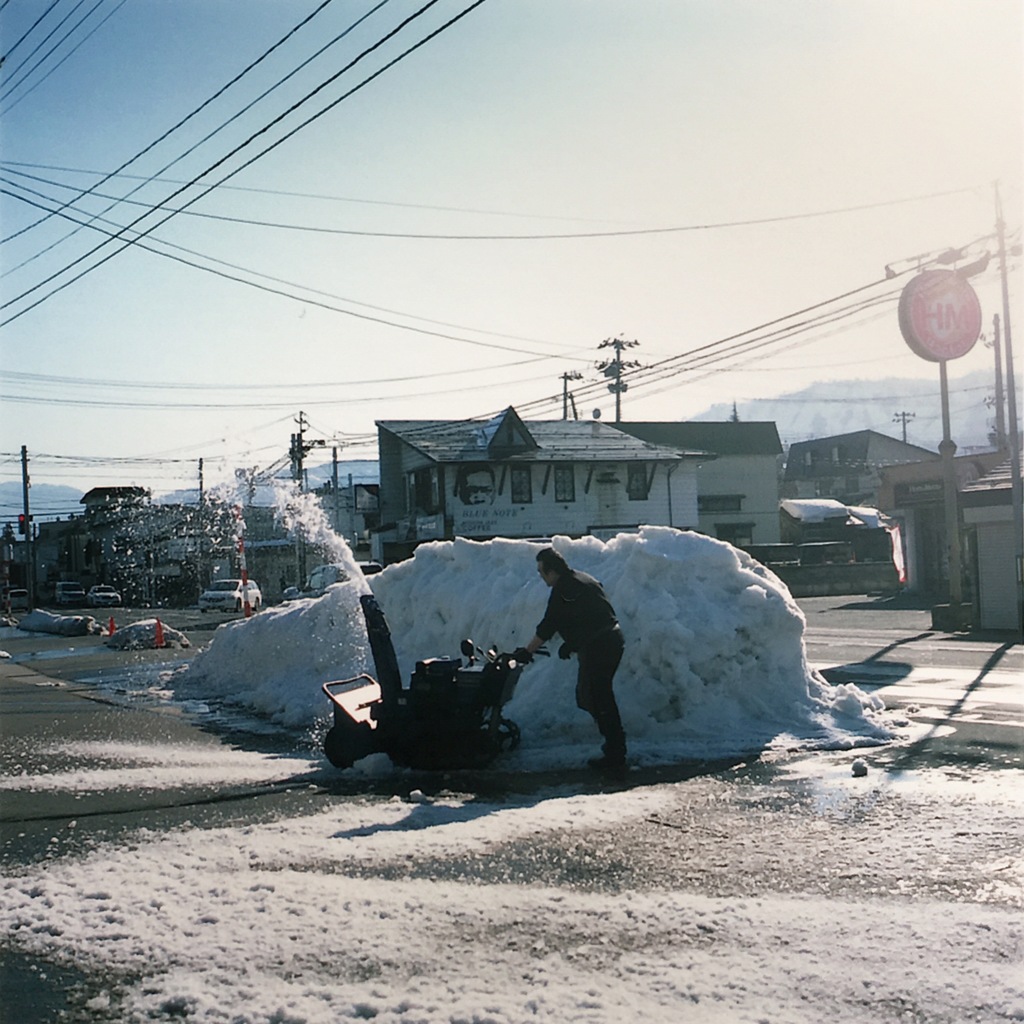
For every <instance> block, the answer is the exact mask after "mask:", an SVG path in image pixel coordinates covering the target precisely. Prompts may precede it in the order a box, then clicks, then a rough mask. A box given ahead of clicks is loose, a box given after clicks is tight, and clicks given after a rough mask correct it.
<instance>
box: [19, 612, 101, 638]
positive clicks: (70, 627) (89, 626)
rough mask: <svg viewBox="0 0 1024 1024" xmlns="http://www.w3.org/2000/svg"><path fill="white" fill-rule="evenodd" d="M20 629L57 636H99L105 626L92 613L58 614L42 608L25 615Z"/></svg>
mask: <svg viewBox="0 0 1024 1024" xmlns="http://www.w3.org/2000/svg"><path fill="white" fill-rule="evenodd" d="M18 629H24V630H26V631H27V632H29V633H53V634H55V635H57V636H93V635H95V636H98V635H99V634H100V633H102V632H103V627H102V626H101V625H100V624H99V623H98V622H97V621H96V620H95V619H94V618H93V617H92V616H91V615H57V614H55V613H54V612H48V611H44V610H43V609H41V608H39V609H36V611H34V612H29V613H28V615H25V616H24V617H23V618H22V619H21V621H20V622H19V623H18Z"/></svg>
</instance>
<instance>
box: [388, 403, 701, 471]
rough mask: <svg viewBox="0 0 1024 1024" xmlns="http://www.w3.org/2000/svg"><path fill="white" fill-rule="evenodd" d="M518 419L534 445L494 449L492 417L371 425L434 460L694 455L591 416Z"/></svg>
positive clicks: (600, 459) (613, 459)
mask: <svg viewBox="0 0 1024 1024" xmlns="http://www.w3.org/2000/svg"><path fill="white" fill-rule="evenodd" d="M509 411H512V412H514V410H511V409H510V410H506V413H507V412H509ZM516 418H517V419H518V417H516ZM519 422H520V424H521V426H522V427H523V429H524V430H525V431H527V432H528V436H529V438H530V439H532V441H533V442H534V443H535V445H536V447H529V446H527V445H525V444H523V445H521V446H519V447H512V446H505V445H502V446H501V447H500V448H499V449H495V447H494V445H493V444H489V443H487V442H488V441H490V440H492V439H493V438H494V437H496V436H497V434H496V432H495V431H494V429H493V427H494V422H493V421H491V422H490V423H489V424H488V423H481V422H480V421H479V420H386V421H385V420H382V421H378V423H377V427H378V429H380V430H383V431H387V432H388V433H390V434H393V435H395V436H396V437H398V438H400V439H401V440H402V441H404V442H405V443H406V444H408V445H410V446H412V447H413V448H415V449H417V451H419V452H421V453H422V454H423V455H425V456H427V457H428V458H429V459H431V460H432V461H434V462H493V461H496V460H498V459H501V460H509V461H530V462H557V461H565V462H570V461H572V462H640V461H651V460H653V459H657V460H658V461H663V462H664V461H674V462H679V461H682V460H684V459H687V458H693V459H697V458H698V457H699V453H697V452H680V451H677V450H676V449H674V448H667V447H664V446H661V445H655V444H651V443H649V442H647V441H643V440H641V439H640V438H637V437H633V436H632V435H630V434H627V433H625V432H624V431H622V430H618V429H616V428H615V427H613V426H611V425H609V424H607V423H600V422H598V421H597V420H536V421H530V422H527V423H523V422H522V421H519ZM482 431H483V433H481V432H482ZM481 442H483V443H481Z"/></svg>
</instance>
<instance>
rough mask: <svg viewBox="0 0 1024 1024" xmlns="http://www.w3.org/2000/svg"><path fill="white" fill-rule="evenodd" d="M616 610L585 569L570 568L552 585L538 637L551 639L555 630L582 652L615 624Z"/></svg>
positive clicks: (571, 646) (576, 649)
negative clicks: (581, 570)
mask: <svg viewBox="0 0 1024 1024" xmlns="http://www.w3.org/2000/svg"><path fill="white" fill-rule="evenodd" d="M618 624H619V623H618V619H617V618H616V616H615V609H614V608H613V607H612V605H611V602H610V601H609V600H608V598H607V596H606V595H605V592H604V589H603V588H602V586H601V584H600V583H598V582H597V580H595V579H594V577H593V576H588V575H587V574H586V573H585V572H577V571H576V570H575V569H570V570H569V572H568V573H563V575H561V576H559V577H558V580H557V582H556V583H555V585H554V586H553V587H552V588H551V596H550V597H549V598H548V607H547V610H546V611H545V612H544V618H543V619H542V620H541V622H540V625H539V626H537V636H539V637H540V638H541V640H550V639H551V638H552V637H553V636H554V635H555V633H559V634H560V635H561V637H562V639H563V640H564V641H565V642H566V643H567V644H568V645H569V647H570V648H571V649H572V650H574V651H581V650H583V648H584V647H586V646H587V644H589V643H590V642H591V641H592V640H593V639H594V638H595V637H598V636H600V635H601V634H602V633H607V632H608V631H609V630H611V629H614V628H616V627H617V626H618Z"/></svg>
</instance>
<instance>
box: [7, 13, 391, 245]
mask: <svg viewBox="0 0 1024 1024" xmlns="http://www.w3.org/2000/svg"><path fill="white" fill-rule="evenodd" d="M331 2H332V0H322V2H321V3H320V5H319V6H318V7H316V8H314V9H313V11H312V12H311V13H310V14H308V15H307V16H306V17H305V18H303V19H302V20H301V21H300V22H299V23H298V24H297V25H295V26H294V27H293V28H292V29H290V30H289V31H288V32H287V33H285V35H284V36H282V37H281V38H280V39H279V40H278V41H277V42H276V43H274V45H273V46H271V47H270V48H269V49H267V50H265V51H264V52H263V53H262V54H260V56H259V57H257V58H256V59H255V60H254V61H251V62H250V63H249V64H248V65H246V67H244V68H243V69H242V70H241V71H240V72H238V74H236V75H235V76H234V78H232V79H230V80H229V81H228V82H226V83H225V84H224V85H222V86H221V87H220V89H218V90H217V91H216V92H215V93H214V94H213V95H212V96H210V97H208V98H207V99H205V100H204V101H203V102H202V103H200V104H199V106H198V107H196V108H195V109H194V110H193V111H192V112H191V113H189V114H186V115H185V116H184V117H183V118H182V119H181V120H180V121H178V123H177V124H175V125H172V126H171V127H170V128H168V129H167V131H165V132H164V133H163V134H162V135H160V136H158V137H157V138H156V139H154V140H153V141H152V142H150V143H149V144H148V145H147V146H144V147H143V148H142V149H140V150H139V151H138V152H137V153H136V154H135V155H134V156H132V157H129V158H128V159H127V160H126V161H125V162H124V163H123V164H121V165H120V166H119V167H118V168H117V169H116V170H113V171H111V172H110V173H109V174H107V175H105V176H104V177H103V178H101V179H100V180H99V181H98V182H96V184H95V185H92V186H90V187H89V188H87V189H83V190H81V191H79V192H78V195H77V196H76V197H75V198H74V199H70V200H68V202H67V203H65V204H64V206H62V207H61V209H64V208H65V207H66V206H69V205H71V203H73V202H77V201H78V200H79V199H82V198H84V197H85V196H87V195H89V194H90V193H92V192H93V191H94V190H95V189H96V188H98V187H99V186H100V185H102V184H104V183H105V182H107V181H109V180H110V179H111V178H112V177H113V176H114V175H115V174H118V173H119V172H120V171H123V170H124V169H125V168H126V167H130V166H131V165H132V164H133V163H135V161H136V160H139V159H140V158H142V157H143V156H145V155H146V154H147V153H148V152H149V151H150V150H152V149H154V148H155V147H156V146H158V145H159V144H160V143H161V142H163V141H164V140H165V139H166V138H168V136H170V135H172V134H173V133H174V132H176V131H177V130H178V129H179V128H182V127H183V126H184V125H186V124H187V123H188V122H189V121H191V120H192V118H194V117H196V116H197V115H198V114H200V113H201V112H202V111H203V110H205V109H206V108H207V107H208V106H209V105H210V104H211V103H213V102H214V100H216V99H219V98H220V97H221V96H223V95H224V93H225V92H227V90H228V89H230V88H231V87H232V86H233V85H235V84H236V83H237V82H239V81H240V80H241V79H242V78H244V77H245V76H246V75H247V74H248V73H249V72H250V71H252V70H253V68H256V67H258V66H259V65H260V64H262V63H263V61H265V60H266V59H267V58H268V57H269V56H270V55H271V54H272V53H274V51H275V50H277V49H279V48H280V47H281V46H283V45H284V43H285V42H287V40H288V39H290V38H291V37H292V36H293V35H295V33H296V32H298V31H299V29H301V28H302V27H303V26H305V25H307V24H308V23H309V22H311V21H312V20H313V19H314V18H315V17H316V16H317V15H318V14H320V12H321V11H323V10H324V8H325V7H327V5H328V4H329V3H331ZM386 2H387V0H382V3H386ZM377 6H378V7H380V6H381V4H378V5H377ZM376 9H377V8H374V9H373V10H376ZM372 13H373V11H370V12H368V13H367V14H366V15H364V16H363V18H360V19H359V21H357V22H356V23H355V25H358V24H359V23H360V22H361V21H363V20H365V18H367V17H369V15H370V14H372ZM355 25H352V26H351V28H354V27H355ZM347 31H350V29H349V30H347ZM264 95H266V93H264ZM245 109H248V108H245ZM236 116H237V115H236ZM225 123H230V122H225ZM221 127H224V125H221ZM217 130H218V131H219V130H220V129H219V128H218V129H217ZM209 137H210V136H207V138H209ZM202 141H203V142H205V141H206V140H205V139H204V140H202ZM198 145H201V143H197V144H196V146H198ZM196 146H193V147H192V149H189V150H187V151H186V152H185V153H184V154H183V155H182V156H179V157H178V158H177V159H176V160H174V161H172V162H171V163H170V164H168V165H167V166H166V167H164V168H163V170H167V168H168V167H172V166H173V165H174V164H175V163H176V162H177V160H180V159H182V158H183V157H184V156H187V155H188V154H189V153H191V152H192V151H193V150H194V149H195V148H196ZM158 173H162V172H158ZM150 180H152V179H150ZM143 184H145V182H143ZM141 187H142V185H139V186H138V187H137V188H136V189H134V190H133V192H132V193H129V194H130V195H131V194H134V192H135V191H138V188H141ZM76 191H77V190H76ZM108 209H109V207H108ZM54 212H59V211H54ZM104 212H106V211H104ZM50 216H52V214H48V215H47V216H46V217H41V218H40V219H39V220H37V221H35V222H34V223H32V224H29V225H28V226H27V227H24V228H22V229H21V230H20V231H16V232H14V234H12V235H8V236H7V237H6V238H4V239H2V240H0V244H2V243H3V242H9V241H11V239H13V238H17V237H18V235H20V234H23V233H24V232H26V231H29V230H31V229H32V228H34V227H37V226H38V225H39V224H42V223H43V222H44V221H46V220H47V219H48V218H49V217H50ZM72 234H74V232H72ZM70 237H71V236H70V235H66V236H65V237H64V238H61V239H59V240H58V241H57V242H55V243H54V245H59V244H60V243H61V242H63V241H65V240H66V239H67V238H70ZM52 248H53V245H51V246H47V248H46V249H43V251H42V252H43V253H45V252H49V250H50V249H52ZM40 255H42V253H37V256H40ZM33 258H35V257H33ZM22 265H24V264H22Z"/></svg>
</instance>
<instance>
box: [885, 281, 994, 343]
mask: <svg viewBox="0 0 1024 1024" xmlns="http://www.w3.org/2000/svg"><path fill="white" fill-rule="evenodd" d="M899 318H900V331H901V332H902V333H903V339H904V341H906V343H907V344H908V345H909V346H910V348H911V349H912V351H913V352H915V353H916V354H917V355H919V356H920V357H921V358H922V359H927V360H929V361H930V362H933V363H942V362H945V361H946V360H947V359H959V358H960V356H964V355H967V353H968V352H970V351H971V349H972V348H974V343H975V342H976V341H977V340H978V337H979V335H980V334H981V303H980V302H979V301H978V296H977V293H976V292H975V291H974V289H973V288H972V287H971V285H970V282H969V281H967V280H966V279H965V278H964V277H962V276H961V275H960V274H958V273H957V272H956V271H955V270H926V271H924V272H923V273H921V274H918V275H917V277H915V278H913V280H911V281H910V282H909V284H907V286H906V288H904V289H903V294H902V295H900V305H899Z"/></svg>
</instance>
